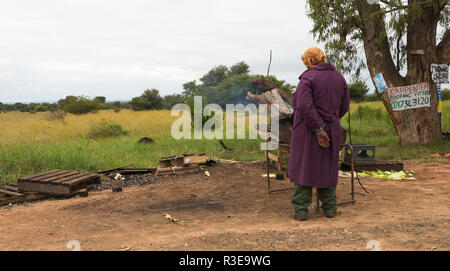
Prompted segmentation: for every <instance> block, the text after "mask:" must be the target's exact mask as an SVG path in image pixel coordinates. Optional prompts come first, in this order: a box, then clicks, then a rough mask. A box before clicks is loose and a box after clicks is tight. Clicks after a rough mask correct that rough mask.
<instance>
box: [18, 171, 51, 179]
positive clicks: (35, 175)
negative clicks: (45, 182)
mask: <svg viewBox="0 0 450 271" xmlns="http://www.w3.org/2000/svg"><path fill="white" fill-rule="evenodd" d="M57 171H59V170H56V169H54V170H51V171H47V172H42V173H39V174H34V175H30V176H25V177H20V178H19V180H24V179H31V178H34V177H39V176H43V175H47V174H51V173H54V172H57Z"/></svg>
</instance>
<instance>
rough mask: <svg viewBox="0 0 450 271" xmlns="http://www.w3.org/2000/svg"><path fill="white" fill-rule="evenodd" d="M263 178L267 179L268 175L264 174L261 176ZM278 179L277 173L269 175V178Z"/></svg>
mask: <svg viewBox="0 0 450 271" xmlns="http://www.w3.org/2000/svg"><path fill="white" fill-rule="evenodd" d="M261 176H262V177H263V178H267V174H263V175H261ZM276 177H277V174H275V173H272V174H269V178H276Z"/></svg>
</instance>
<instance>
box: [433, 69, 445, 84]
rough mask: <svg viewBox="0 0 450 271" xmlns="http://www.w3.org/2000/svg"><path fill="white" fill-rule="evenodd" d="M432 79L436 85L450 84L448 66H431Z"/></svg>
mask: <svg viewBox="0 0 450 271" xmlns="http://www.w3.org/2000/svg"><path fill="white" fill-rule="evenodd" d="M431 78H432V79H433V82H434V83H435V84H448V83H449V82H448V65H447V64H431Z"/></svg>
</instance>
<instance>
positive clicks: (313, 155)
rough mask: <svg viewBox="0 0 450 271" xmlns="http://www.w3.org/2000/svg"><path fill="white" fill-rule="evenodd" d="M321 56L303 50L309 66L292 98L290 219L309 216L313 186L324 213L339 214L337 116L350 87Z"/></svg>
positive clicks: (314, 50)
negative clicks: (291, 211) (292, 214)
mask: <svg viewBox="0 0 450 271" xmlns="http://www.w3.org/2000/svg"><path fill="white" fill-rule="evenodd" d="M325 59H326V56H325V54H324V53H323V52H322V50H320V49H319V48H317V47H313V48H310V49H308V50H306V51H305V52H304V54H303V56H302V60H303V63H304V64H305V65H306V67H307V68H308V69H307V70H306V71H305V72H304V73H303V74H302V75H301V76H300V83H299V85H298V88H297V91H296V92H295V93H294V97H293V101H292V106H293V108H294V117H293V124H292V136H291V150H290V156H289V178H290V181H291V182H292V183H294V184H295V192H294V195H293V196H292V205H293V207H294V218H295V219H297V220H300V221H303V220H306V219H307V216H308V207H309V205H310V204H311V201H312V188H313V187H316V188H317V193H318V196H319V200H320V201H322V208H323V210H324V212H325V215H326V217H328V218H333V217H335V216H336V213H337V201H336V185H337V182H338V163H339V147H340V146H339V145H340V144H339V143H340V136H341V126H340V123H339V119H340V118H342V116H344V114H345V113H346V112H347V111H348V107H349V91H348V87H347V83H346V81H345V79H344V77H343V76H342V74H341V73H340V72H339V71H337V70H336V69H335V68H334V67H333V65H331V64H329V63H325Z"/></svg>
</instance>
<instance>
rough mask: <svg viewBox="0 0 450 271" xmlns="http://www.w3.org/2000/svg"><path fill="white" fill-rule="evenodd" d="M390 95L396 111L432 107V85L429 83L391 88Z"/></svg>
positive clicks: (392, 105)
mask: <svg viewBox="0 0 450 271" xmlns="http://www.w3.org/2000/svg"><path fill="white" fill-rule="evenodd" d="M388 93H389V101H390V103H391V107H392V110H394V111H399V110H405V109H413V108H420V107H430V85H429V84H428V83H420V84H416V85H412V86H404V87H396V88H389V89H388Z"/></svg>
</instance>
